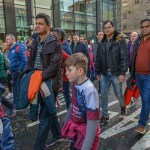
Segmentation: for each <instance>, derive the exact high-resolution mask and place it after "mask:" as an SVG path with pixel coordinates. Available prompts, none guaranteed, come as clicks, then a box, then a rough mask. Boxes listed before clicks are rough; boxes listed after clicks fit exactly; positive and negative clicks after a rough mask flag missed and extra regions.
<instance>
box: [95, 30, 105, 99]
mask: <svg viewBox="0 0 150 150" xmlns="http://www.w3.org/2000/svg"><path fill="white" fill-rule="evenodd" d="M103 37H104V33H103V31H97V35H96V38H97V39H96V41H95V42H94V43H93V54H94V61H95V62H96V54H97V48H98V44H100V43H101V41H102V39H103ZM98 93H99V96H101V84H100V81H99V89H98Z"/></svg>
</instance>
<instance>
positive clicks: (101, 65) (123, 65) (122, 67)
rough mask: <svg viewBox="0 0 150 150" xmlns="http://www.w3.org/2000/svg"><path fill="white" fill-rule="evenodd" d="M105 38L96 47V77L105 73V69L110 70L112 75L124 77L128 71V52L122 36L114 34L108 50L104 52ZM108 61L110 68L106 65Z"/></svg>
mask: <svg viewBox="0 0 150 150" xmlns="http://www.w3.org/2000/svg"><path fill="white" fill-rule="evenodd" d="M105 41H106V36H105V35H104V38H103V40H102V42H101V43H99V45H98V49H97V55H96V65H95V69H96V73H97V74H98V75H101V74H105V73H107V69H108V68H109V69H110V70H111V73H112V74H113V75H125V73H126V72H127V70H128V63H129V51H128V48H127V43H126V40H125V39H124V38H123V35H122V34H120V33H118V32H116V31H115V33H114V36H113V38H112V41H111V44H110V47H109V49H108V50H107V52H106V48H105V47H106V46H105ZM107 59H109V62H110V66H108V65H107V62H108V61H107Z"/></svg>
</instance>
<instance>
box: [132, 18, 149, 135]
mask: <svg viewBox="0 0 150 150" xmlns="http://www.w3.org/2000/svg"><path fill="white" fill-rule="evenodd" d="M131 63H132V64H131V78H132V79H133V78H136V83H137V86H138V88H139V91H140V95H141V101H142V109H141V114H140V119H139V121H138V127H137V128H136V130H135V131H136V132H138V133H140V134H145V133H146V128H145V127H146V125H147V122H148V119H149V114H150V19H144V20H142V21H141V35H140V36H139V37H138V39H137V40H136V42H135V44H134V52H133V56H132V61H131Z"/></svg>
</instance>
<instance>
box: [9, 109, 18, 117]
mask: <svg viewBox="0 0 150 150" xmlns="http://www.w3.org/2000/svg"><path fill="white" fill-rule="evenodd" d="M9 116H10V118H12V117H14V116H16V109H15V108H13V109H10V110H9Z"/></svg>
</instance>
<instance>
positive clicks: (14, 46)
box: [6, 34, 27, 105]
mask: <svg viewBox="0 0 150 150" xmlns="http://www.w3.org/2000/svg"><path fill="white" fill-rule="evenodd" d="M6 42H7V44H8V45H9V46H10V49H9V50H8V55H7V57H8V59H9V60H10V66H9V71H10V73H11V75H12V83H13V99H14V105H15V104H16V102H17V91H18V90H17V81H18V78H19V75H20V74H21V72H23V71H24V69H25V67H26V64H27V56H26V47H24V46H23V45H22V44H19V43H17V42H16V41H15V36H14V35H13V34H8V35H6Z"/></svg>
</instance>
